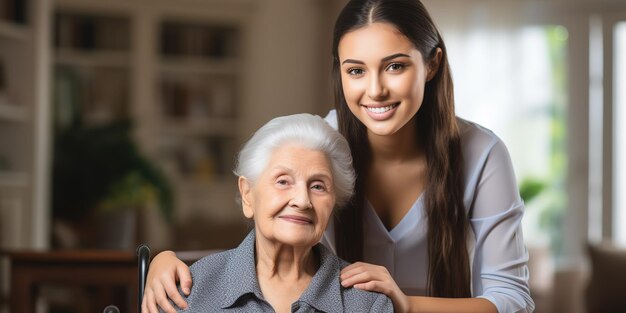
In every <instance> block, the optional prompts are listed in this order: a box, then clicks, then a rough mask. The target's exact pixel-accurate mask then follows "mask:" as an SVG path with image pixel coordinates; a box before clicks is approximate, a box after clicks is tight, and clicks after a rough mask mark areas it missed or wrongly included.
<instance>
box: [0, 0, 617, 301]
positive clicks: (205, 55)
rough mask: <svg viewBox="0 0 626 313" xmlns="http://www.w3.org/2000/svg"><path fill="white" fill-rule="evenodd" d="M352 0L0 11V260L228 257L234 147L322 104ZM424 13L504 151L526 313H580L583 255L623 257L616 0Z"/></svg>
mask: <svg viewBox="0 0 626 313" xmlns="http://www.w3.org/2000/svg"><path fill="white" fill-rule="evenodd" d="M345 2H346V1H339V0H336V1H335V0H296V1H291V0H263V1H255V0H230V1H227V0H177V1H174V0H133V1H122V0H109V1H96V0H0V248H2V249H3V250H12V251H13V250H16V249H35V250H50V249H93V248H107V249H126V250H132V249H133V248H134V247H135V246H136V244H137V243H138V242H146V243H148V244H149V245H150V246H151V247H152V248H153V249H154V250H157V251H158V250H162V249H173V250H179V251H180V250H204V249H225V248H230V247H234V246H235V245H236V244H237V243H238V242H239V241H240V240H241V239H242V238H243V236H244V235H245V233H246V232H247V229H248V226H247V225H246V224H245V222H244V221H243V217H242V215H241V213H240V209H239V208H238V207H237V205H236V204H235V201H234V198H235V192H236V185H235V178H234V177H233V175H232V174H231V172H230V170H231V168H232V165H233V164H232V162H233V157H234V153H235V152H236V151H237V149H238V148H239V147H240V145H241V144H242V143H243V142H244V141H245V140H246V139H247V138H248V136H250V135H251V133H252V132H253V131H254V130H255V129H256V128H258V127H259V126H260V125H262V124H263V123H265V122H266V121H268V120H269V119H271V118H272V117H275V116H278V115H284V114H291V113H297V112H310V113H314V114H319V115H325V114H326V113H327V112H328V110H329V109H330V108H331V107H332V102H333V100H332V93H331V84H330V81H329V77H330V64H331V63H330V48H331V31H332V25H333V22H334V19H335V17H336V15H337V14H338V12H339V10H340V9H341V7H342V6H343V4H345ZM424 3H425V5H426V7H427V8H428V9H429V10H430V12H431V14H432V15H433V17H434V19H435V21H436V23H437V24H438V26H439V27H440V30H441V32H442V35H443V37H444V40H445V42H446V45H447V48H448V51H449V59H450V64H451V68H452V73H453V78H454V81H455V97H456V102H457V114H458V115H459V116H460V117H462V118H466V119H469V120H472V121H475V122H478V123H479V124H482V125H483V126H486V127H487V128H489V129H491V130H493V131H494V132H495V133H496V134H497V135H498V136H500V137H501V138H502V139H503V140H504V142H505V143H506V144H507V147H508V148H509V151H510V152H511V156H512V159H513V163H514V166H515V169H516V174H517V178H518V182H519V186H520V192H521V194H522V197H523V198H524V200H525V203H526V207H527V211H526V216H525V218H524V231H525V237H526V241H527V245H528V247H529V250H530V253H531V259H530V266H531V285H532V289H533V297H534V298H535V300H536V301H537V312H584V308H585V302H584V298H585V297H586V294H585V292H586V290H587V289H586V288H587V286H588V283H589V281H591V279H590V277H591V276H592V275H591V273H594V269H593V264H592V263H591V262H589V254H588V245H595V244H598V243H600V242H607V241H608V242H610V243H611V245H612V246H614V247H618V248H616V249H618V251H619V247H620V246H626V230H624V229H625V228H624V227H623V226H624V224H626V198H625V197H626V196H624V194H626V193H625V192H624V191H626V167H625V166H624V164H623V162H619V161H620V160H624V154H625V153H626V142H625V139H624V135H625V134H626V133H625V130H624V129H623V124H624V122H626V110H624V109H623V108H624V107H625V106H626V98H625V97H624V94H623V90H624V87H626V78H625V77H626V76H625V73H626V3H625V2H624V1H618V0H615V1H611V0H600V1H597V0H575V1H572V0H570V1H566V0H506V1H502V0H501V1H491V0H437V1H434V0H433V1H431V0H424ZM125 225H126V226H125ZM620 264H623V263H620ZM625 266H626V265H625ZM6 284H7V283H6V282H5V285H6Z"/></svg>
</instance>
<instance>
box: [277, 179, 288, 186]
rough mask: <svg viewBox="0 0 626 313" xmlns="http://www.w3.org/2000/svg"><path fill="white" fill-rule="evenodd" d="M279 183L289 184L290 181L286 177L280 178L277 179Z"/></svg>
mask: <svg viewBox="0 0 626 313" xmlns="http://www.w3.org/2000/svg"><path fill="white" fill-rule="evenodd" d="M276 183H277V184H279V185H287V184H289V182H288V181H287V180H286V179H279V180H278V181H276Z"/></svg>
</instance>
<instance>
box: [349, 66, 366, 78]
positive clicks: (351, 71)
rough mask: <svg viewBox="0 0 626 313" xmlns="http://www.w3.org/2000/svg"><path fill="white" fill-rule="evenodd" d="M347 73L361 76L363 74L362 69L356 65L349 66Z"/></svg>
mask: <svg viewBox="0 0 626 313" xmlns="http://www.w3.org/2000/svg"><path fill="white" fill-rule="evenodd" d="M348 74H349V75H352V76H361V75H363V69H361V68H358V67H353V68H349V69H348Z"/></svg>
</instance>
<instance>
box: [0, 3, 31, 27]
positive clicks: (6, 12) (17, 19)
mask: <svg viewBox="0 0 626 313" xmlns="http://www.w3.org/2000/svg"><path fill="white" fill-rule="evenodd" d="M27 5H28V1H27V0H0V20H3V21H8V22H10V23H17V24H23V25H24V24H26V23H27V12H26V9H27Z"/></svg>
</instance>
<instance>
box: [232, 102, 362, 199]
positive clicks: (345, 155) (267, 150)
mask: <svg viewBox="0 0 626 313" xmlns="http://www.w3.org/2000/svg"><path fill="white" fill-rule="evenodd" d="M285 146H300V147H303V148H307V149H312V150H316V151H320V152H322V153H324V155H325V156H326V157H327V158H328V160H329V161H330V165H331V170H332V175H333V181H334V186H335V188H334V189H335V196H336V206H342V205H343V204H345V203H346V202H347V201H348V200H349V199H350V197H351V196H352V192H353V190H354V181H355V173H354V169H353V168H352V156H351V154H350V146H349V145H348V141H347V140H346V139H345V138H344V137H343V136H342V135H341V134H340V133H339V132H337V131H336V130H335V129H333V128H332V127H331V126H330V125H328V124H327V123H326V121H324V119H322V118H321V117H319V116H317V115H312V114H306V113H302V114H294V115H287V116H281V117H277V118H274V119H272V120H271V121H269V122H268V123H267V124H265V125H263V126H262V127H261V128H259V129H258V130H257V131H256V132H255V133H254V135H253V136H252V138H250V140H248V141H247V142H246V144H245V145H244V146H243V148H242V149H241V151H239V154H238V155H237V160H236V163H235V169H234V170H233V172H234V173H235V175H237V176H243V177H245V178H246V179H248V180H249V181H250V182H251V183H252V184H253V185H254V183H255V182H256V181H257V179H258V178H259V176H261V173H262V172H263V171H264V170H265V167H266V166H267V164H268V163H269V159H270V157H271V155H272V152H273V151H274V150H275V149H276V148H279V147H285Z"/></svg>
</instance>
